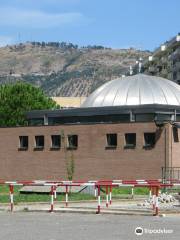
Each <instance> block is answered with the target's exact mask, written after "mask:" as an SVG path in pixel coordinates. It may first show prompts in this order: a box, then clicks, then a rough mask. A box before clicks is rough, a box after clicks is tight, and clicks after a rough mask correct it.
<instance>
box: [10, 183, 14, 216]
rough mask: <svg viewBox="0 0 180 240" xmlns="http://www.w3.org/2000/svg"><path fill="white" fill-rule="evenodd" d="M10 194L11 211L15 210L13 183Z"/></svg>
mask: <svg viewBox="0 0 180 240" xmlns="http://www.w3.org/2000/svg"><path fill="white" fill-rule="evenodd" d="M9 194H10V209H11V212H13V209H14V195H13V194H14V186H13V185H9Z"/></svg>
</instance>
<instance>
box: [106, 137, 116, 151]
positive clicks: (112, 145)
mask: <svg viewBox="0 0 180 240" xmlns="http://www.w3.org/2000/svg"><path fill="white" fill-rule="evenodd" d="M105 148H106V149H116V148H117V133H107V134H106V147H105Z"/></svg>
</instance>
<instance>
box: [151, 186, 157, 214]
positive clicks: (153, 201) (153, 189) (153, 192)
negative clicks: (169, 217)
mask: <svg viewBox="0 0 180 240" xmlns="http://www.w3.org/2000/svg"><path fill="white" fill-rule="evenodd" d="M155 200H156V196H155V188H154V187H152V209H153V210H155Z"/></svg>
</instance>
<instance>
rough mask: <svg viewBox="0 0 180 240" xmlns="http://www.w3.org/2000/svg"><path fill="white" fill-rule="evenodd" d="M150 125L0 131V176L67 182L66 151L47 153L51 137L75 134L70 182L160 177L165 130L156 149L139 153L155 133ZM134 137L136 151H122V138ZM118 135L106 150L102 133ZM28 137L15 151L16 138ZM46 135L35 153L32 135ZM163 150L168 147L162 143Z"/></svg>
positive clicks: (154, 129) (125, 124) (134, 124)
mask: <svg viewBox="0 0 180 240" xmlns="http://www.w3.org/2000/svg"><path fill="white" fill-rule="evenodd" d="M156 129H157V127H156V126H155V124H154V123H121V124H93V125H71V126H67V125H66V126H42V127H17V128H1V129H0V178H1V179H6V180H7V179H8V180H12V179H13V180H16V179H17V180H30V179H32V180H33V179H67V170H66V161H67V160H66V159H69V156H70V151H67V158H66V159H65V151H64V149H63V148H62V149H61V150H59V151H50V146H51V137H50V136H51V135H53V134H61V133H62V131H64V134H65V136H66V135H67V134H77V135H78V149H77V150H74V151H73V156H74V162H75V176H74V179H77V180H78V179H145V178H146V179H153V178H160V177H161V167H162V166H164V161H165V146H164V145H165V138H164V130H163V131H162V132H161V133H160V134H159V139H158V141H157V143H156V146H155V147H154V148H153V149H151V150H145V149H143V133H144V132H151V131H152V132H153V131H156ZM128 132H129V133H133V132H134V133H136V134H137V136H136V141H137V143H136V145H137V146H136V148H135V149H124V134H125V133H128ZM107 133H117V134H118V146H117V149H115V150H106V149H105V146H106V134H107ZM20 135H28V136H29V149H28V150H27V151H18V147H19V136H20ZM35 135H44V136H45V149H44V150H43V151H34V149H33V147H34V136H35ZM167 146H168V145H167Z"/></svg>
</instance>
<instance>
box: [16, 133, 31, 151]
mask: <svg viewBox="0 0 180 240" xmlns="http://www.w3.org/2000/svg"><path fill="white" fill-rule="evenodd" d="M24 143H25V144H24ZM28 147H29V137H28V136H27V135H26V136H25V135H23V136H19V148H18V149H19V150H21V151H23V150H24V151H26V150H28Z"/></svg>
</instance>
